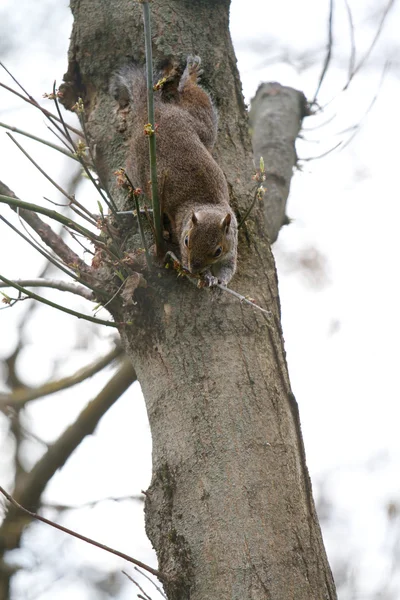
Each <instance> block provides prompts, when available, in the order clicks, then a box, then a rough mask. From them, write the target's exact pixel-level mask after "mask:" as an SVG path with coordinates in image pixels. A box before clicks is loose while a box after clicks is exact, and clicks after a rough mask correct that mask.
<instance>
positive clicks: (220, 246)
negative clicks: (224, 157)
mask: <svg viewBox="0 0 400 600" xmlns="http://www.w3.org/2000/svg"><path fill="white" fill-rule="evenodd" d="M200 62H201V61H200V58H199V57H198V56H188V58H187V63H186V68H185V70H184V72H183V74H182V77H181V79H180V81H179V85H178V87H177V93H176V94H175V97H174V99H173V101H172V102H166V101H164V100H163V98H162V97H161V95H160V94H157V93H156V94H155V97H154V102H155V121H156V123H157V125H158V127H157V133H156V135H157V137H156V144H157V173H158V179H159V187H160V199H161V211H162V213H164V214H166V215H167V217H168V219H169V221H170V223H171V229H172V234H173V238H174V239H175V241H177V242H178V243H179V247H180V254H181V261H182V265H183V266H184V267H185V268H186V269H187V270H188V271H189V272H190V273H193V274H196V273H197V274H201V277H202V279H203V281H204V282H205V284H206V285H208V286H211V285H215V284H217V283H221V284H222V285H227V284H228V283H229V281H230V280H231V278H232V277H233V274H234V273H235V269H236V255H237V222H236V217H235V213H234V212H233V210H232V208H231V207H230V205H229V193H228V186H227V183H226V180H225V177H224V174H223V172H222V170H221V169H220V167H219V166H218V164H217V163H216V161H215V160H214V158H213V157H212V155H211V151H212V149H213V146H214V143H215V140H216V136H217V124H218V117H217V113H216V110H215V108H214V106H213V104H212V101H211V98H210V96H209V95H208V93H207V92H206V91H205V90H204V89H202V88H201V87H200V86H199V85H198V80H199V77H200V75H201V73H202V71H201V70H200ZM111 91H112V93H113V95H114V97H115V98H116V99H117V100H118V101H119V104H120V107H126V106H127V105H128V104H130V105H131V106H130V108H131V118H132V128H131V143H130V155H129V158H128V161H127V172H128V174H129V176H130V178H131V179H132V181H133V182H134V184H135V185H138V186H139V187H141V188H142V189H143V190H144V191H145V192H146V193H148V192H149V179H150V169H149V150H148V140H147V139H146V137H145V135H144V130H143V127H144V124H145V123H146V122H147V120H148V119H147V94H146V78H145V73H144V71H143V69H140V68H138V67H137V66H135V65H130V66H127V67H125V68H124V69H122V70H121V71H119V73H117V75H115V76H114V79H113V81H112V84H111ZM149 195H150V194H149Z"/></svg>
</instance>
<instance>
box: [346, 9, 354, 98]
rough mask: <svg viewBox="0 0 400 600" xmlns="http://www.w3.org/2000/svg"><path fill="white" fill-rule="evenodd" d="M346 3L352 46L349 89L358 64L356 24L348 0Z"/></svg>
mask: <svg viewBox="0 0 400 600" xmlns="http://www.w3.org/2000/svg"><path fill="white" fill-rule="evenodd" d="M344 3H345V5H346V11H347V17H348V19H349V27H350V44H351V53H350V60H349V76H348V77H349V81H348V83H347V84H346V87H347V86H348V85H349V82H350V80H351V78H352V77H353V73H354V66H355V64H356V40H355V36H354V23H353V15H352V12H351V8H350V6H349V3H348V1H347V0H344Z"/></svg>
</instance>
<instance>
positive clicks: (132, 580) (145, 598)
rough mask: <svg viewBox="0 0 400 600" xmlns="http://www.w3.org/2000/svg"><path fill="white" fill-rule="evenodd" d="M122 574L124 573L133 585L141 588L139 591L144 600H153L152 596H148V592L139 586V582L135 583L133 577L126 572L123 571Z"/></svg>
mask: <svg viewBox="0 0 400 600" xmlns="http://www.w3.org/2000/svg"><path fill="white" fill-rule="evenodd" d="M122 573H123V575H125V576H126V577H127V578H128V579H129V581H131V582H132V583H134V584H135V585H136V586H137V587H138V588H139V590H140V591H141V592H142V594H144V600H151V598H150V596H149V595H148V594H146V592H145V591H144V589H143V588H142V587H141V586H140V585H139V584H138V582H137V581H135V580H134V579H133V577H131V576H130V575H129V574H128V573H127V572H126V571H122Z"/></svg>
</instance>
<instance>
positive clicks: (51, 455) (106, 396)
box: [0, 358, 158, 583]
mask: <svg viewBox="0 0 400 600" xmlns="http://www.w3.org/2000/svg"><path fill="white" fill-rule="evenodd" d="M135 380H136V373H135V371H134V369H133V367H132V364H131V362H130V361H129V360H128V358H124V359H123V361H122V364H121V366H120V368H119V369H118V371H117V372H116V373H115V374H114V376H113V377H112V378H111V379H110V381H109V382H108V383H107V384H106V386H105V387H104V388H103V389H102V390H101V392H100V393H99V394H98V395H97V396H96V398H94V399H93V400H92V401H91V402H89V404H88V405H87V406H86V407H85V408H84V409H83V411H82V412H81V413H80V414H79V416H78V417H77V419H76V420H75V422H74V423H73V424H72V425H70V426H69V427H68V428H67V429H66V430H65V431H64V433H63V434H62V435H61V436H60V437H59V438H58V439H57V440H56V442H54V443H53V444H52V445H51V446H50V447H49V449H48V450H47V452H46V453H45V454H44V455H43V457H42V458H41V459H40V460H39V461H38V462H37V463H36V465H35V466H34V467H33V469H32V470H31V471H30V472H29V473H24V476H23V479H21V481H19V482H17V485H16V488H15V492H14V498H13V497H11V496H10V495H9V494H7V492H5V490H4V489H3V488H0V492H1V493H3V494H4V495H5V496H6V498H7V499H8V500H9V501H10V502H11V503H12V504H13V506H14V507H16V508H18V509H20V510H22V511H24V512H25V514H28V515H29V516H30V517H31V518H35V519H38V520H39V521H43V522H44V523H47V524H49V525H51V526H53V527H56V528H57V529H60V530H61V531H65V532H66V533H69V534H70V535H74V536H75V537H78V538H79V539H83V540H84V541H86V542H88V543H90V544H93V545H95V546H98V547H100V548H102V549H104V550H107V551H108V552H112V553H113V554H117V556H121V557H122V558H125V559H126V560H129V561H130V562H133V563H134V564H136V565H138V566H140V567H142V568H143V569H145V570H149V572H150V573H152V574H153V575H156V576H158V572H157V571H155V570H154V569H149V568H147V565H143V564H142V563H140V561H135V559H131V557H129V556H127V555H124V554H122V553H119V552H118V551H113V550H112V549H111V548H108V547H107V546H103V545H102V544H99V543H98V542H94V541H93V540H90V539H89V538H85V537H84V536H81V535H80V534H75V532H71V531H70V530H68V529H66V528H63V527H62V526H61V525H57V524H55V523H53V522H52V521H49V520H47V519H45V518H44V517H41V516H39V515H37V514H35V512H34V511H36V510H38V507H39V502H40V497H41V495H42V493H43V491H44V489H45V487H46V485H47V484H48V482H49V481H50V479H51V478H52V477H53V475H54V473H55V472H56V471H57V470H58V469H59V468H61V467H62V466H63V465H64V463H65V462H66V460H67V459H68V458H69V457H70V456H71V454H72V452H74V450H75V449H76V448H77V447H78V446H79V444H80V443H81V442H82V440H83V439H84V438H85V437H86V436H87V435H91V434H92V433H93V431H94V430H95V428H96V426H97V424H98V422H99V421H100V419H101V418H102V417H103V415H104V414H105V413H106V412H107V410H108V409H109V408H110V407H111V406H112V405H113V404H114V403H115V402H116V401H117V400H118V398H119V397H120V396H121V395H122V394H123V393H124V392H125V391H126V390H127V389H128V388H129V386H130V385H131V384H132V383H133V381H135ZM21 505H22V506H21ZM24 506H25V507H29V510H28V509H27V508H24ZM26 524H27V523H26V519H18V516H17V513H16V511H15V510H9V512H8V514H7V516H6V518H5V520H4V521H3V523H2V526H1V528H0V555H1V554H2V553H3V552H4V551H5V550H6V549H12V548H17V547H18V545H19V542H20V539H21V535H22V532H23V529H24V527H25V526H26ZM2 583H3V582H2Z"/></svg>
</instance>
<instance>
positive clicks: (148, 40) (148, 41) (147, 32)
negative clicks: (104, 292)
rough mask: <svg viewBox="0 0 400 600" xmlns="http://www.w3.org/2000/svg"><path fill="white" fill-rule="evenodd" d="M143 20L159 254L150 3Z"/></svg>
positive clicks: (152, 193)
mask: <svg viewBox="0 0 400 600" xmlns="http://www.w3.org/2000/svg"><path fill="white" fill-rule="evenodd" d="M143 20H144V39H145V46H146V75H147V110H148V118H149V124H150V126H151V131H149V136H148V137H149V152H150V179H151V196H152V202H153V217H154V229H155V232H156V235H155V238H156V247H157V253H160V252H161V250H162V248H163V245H164V244H163V237H162V231H161V209H160V201H159V197H158V182H157V160H156V132H155V127H156V126H155V118H154V94H153V58H152V48H151V22H150V7H149V3H148V2H147V0H146V1H144V2H143Z"/></svg>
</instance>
